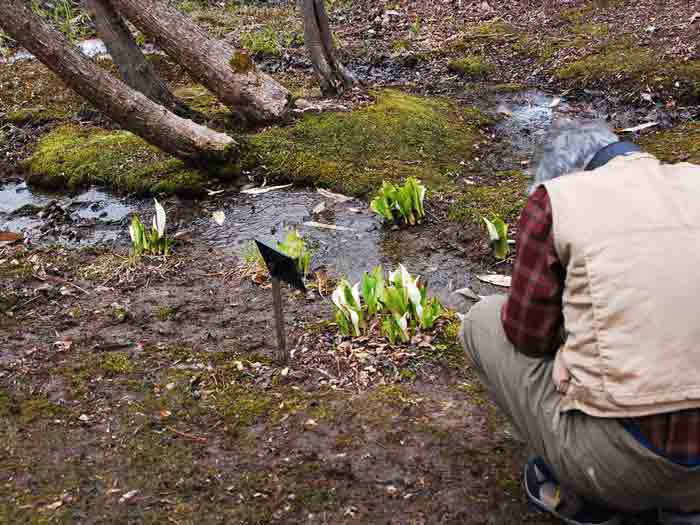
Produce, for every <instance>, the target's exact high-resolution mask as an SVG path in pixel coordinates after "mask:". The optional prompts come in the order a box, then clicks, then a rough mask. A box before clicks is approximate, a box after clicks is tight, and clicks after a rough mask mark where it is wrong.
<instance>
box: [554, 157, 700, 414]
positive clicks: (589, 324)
mask: <svg viewBox="0 0 700 525" xmlns="http://www.w3.org/2000/svg"><path fill="white" fill-rule="evenodd" d="M545 187H546V189H547V194H548V196H549V200H550V203H551V206H552V216H553V238H554V243H555V249H556V251H557V254H558V256H559V260H560V262H561V264H562V265H563V267H564V269H565V271H566V275H567V279H566V286H565V288H564V295H563V313H564V321H565V326H566V333H567V338H566V343H565V345H564V347H563V348H562V349H561V350H560V351H559V352H558V354H557V365H559V366H558V367H557V370H558V371H561V372H565V373H566V376H565V377H558V378H557V383H558V386H559V389H560V391H565V393H566V395H565V399H564V405H563V409H564V410H569V409H579V410H581V411H583V412H585V413H587V414H589V415H591V416H599V417H634V416H644V415H650V414H657V413H664V412H671V411H676V410H683V409H687V408H697V407H698V406H700V402H699V401H698V400H700V323H698V322H697V316H698V305H699V301H700V297H699V296H698V293H699V292H700V271H698V269H700V206H698V203H699V202H700V168H699V167H697V166H693V165H691V164H680V165H675V166H670V165H662V164H661V163H660V162H659V161H658V160H656V159H655V158H654V157H653V156H651V155H647V154H643V153H639V154H633V155H630V156H626V157H617V158H615V159H613V160H611V161H610V162H609V163H608V164H606V165H605V166H603V167H601V168H599V169H598V170H596V171H588V172H581V173H578V174H574V175H571V176H567V177H563V178H559V179H556V180H553V181H550V182H548V183H546V184H545ZM693 348H697V351H695V352H693V351H691V350H692V349H693ZM679 371H683V372H684V373H681V374H679V373H678V372H679Z"/></svg>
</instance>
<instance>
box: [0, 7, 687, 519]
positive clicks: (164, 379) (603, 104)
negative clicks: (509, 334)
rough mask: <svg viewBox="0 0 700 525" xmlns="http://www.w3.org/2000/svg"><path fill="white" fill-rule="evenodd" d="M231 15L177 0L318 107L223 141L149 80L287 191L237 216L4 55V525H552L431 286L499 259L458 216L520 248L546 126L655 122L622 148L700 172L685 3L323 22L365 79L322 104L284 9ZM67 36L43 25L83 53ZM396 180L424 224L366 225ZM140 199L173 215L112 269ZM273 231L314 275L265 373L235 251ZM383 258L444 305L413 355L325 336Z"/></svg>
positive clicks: (224, 116) (408, 12) (384, 11)
mask: <svg viewBox="0 0 700 525" xmlns="http://www.w3.org/2000/svg"><path fill="white" fill-rule="evenodd" d="M224 4H225V5H224ZM229 4H232V3H231V2H216V3H215V2H212V3H211V4H208V3H206V2H198V1H195V0H189V1H182V2H179V3H178V5H179V7H180V8H181V9H183V10H184V11H186V12H188V13H189V14H190V15H191V16H193V17H194V18H195V19H197V20H198V21H199V22H200V23H202V24H204V25H206V26H207V27H208V28H209V29H210V31H212V32H214V33H215V34H216V35H217V36H219V37H221V38H226V39H228V40H230V41H231V42H233V43H236V44H237V45H243V46H245V47H247V48H249V49H250V50H251V51H252V52H253V53H254V56H255V60H256V62H257V64H258V66H259V67H260V68H262V69H264V70H266V71H268V72H270V74H272V75H273V76H275V77H276V78H278V79H280V81H282V82H283V83H285V85H287V86H288V87H289V88H290V89H291V90H292V91H293V93H294V94H295V96H297V97H303V98H304V99H306V100H307V101H309V103H310V104H311V106H312V107H313V106H316V109H314V110H312V111H309V112H308V113H307V114H304V115H303V116H299V117H298V118H296V119H295V120H294V121H293V122H292V123H290V124H288V125H286V126H284V127H281V128H271V129H265V130H240V129H237V128H236V124H235V121H233V119H231V117H230V115H229V114H228V113H227V112H226V111H225V109H224V108H222V107H220V106H219V105H218V104H217V103H216V102H215V101H214V100H213V98H212V97H211V96H210V95H208V94H207V93H206V91H205V90H203V89H202V88H201V86H198V85H196V84H195V83H194V82H192V81H191V80H190V79H189V77H188V76H187V74H186V73H185V72H184V71H182V70H181V69H180V68H179V67H177V66H175V65H173V64H172V63H170V62H169V61H168V60H167V59H165V58H164V57H162V56H160V55H151V56H150V60H152V62H153V63H154V64H155V65H156V67H157V68H158V70H159V71H160V72H161V74H162V75H163V76H164V77H165V78H166V79H167V80H168V81H169V82H170V83H171V85H172V86H173V87H174V89H175V91H176V92H177V93H178V95H179V96H180V97H181V98H183V99H184V100H185V101H187V102H188V103H189V104H190V106H191V107H193V108H195V109H197V110H198V111H200V112H201V113H202V117H201V118H202V120H203V121H205V122H206V123H208V124H209V125H211V126H213V127H217V128H219V129H223V130H226V131H228V132H231V133H236V134H240V135H241V136H242V137H245V138H246V139H247V140H248V141H249V143H250V144H251V145H253V146H254V152H255V154H254V155H253V156H252V157H251V159H248V160H247V161H246V164H245V166H244V167H245V170H246V171H245V177H244V181H243V182H244V184H246V185H248V186H260V185H261V184H263V183H267V184H268V185H273V184H278V183H279V184H283V183H293V184H294V187H293V188H292V189H289V190H279V191H272V192H270V193H265V194H260V195H249V194H248V195H246V194H239V193H238V191H237V188H232V187H230V186H227V185H225V184H224V183H221V182H218V181H211V180H208V179H207V178H206V175H205V174H203V173H201V172H199V171H197V170H194V171H192V170H190V169H189V168H187V167H185V166H182V165H179V164H177V161H174V160H173V159H169V158H167V157H164V156H162V154H159V153H158V152H154V151H152V150H150V149H148V148H147V147H146V146H144V145H143V144H142V143H140V142H139V141H136V140H134V139H133V137H129V136H127V134H124V133H123V132H121V131H119V130H116V129H115V127H114V125H113V124H111V123H110V122H109V121H107V120H106V119H105V118H104V117H103V116H101V115H100V114H98V113H96V112H95V111H93V110H91V109H90V108H89V106H88V105H87V104H86V103H84V102H83V101H81V100H80V99H79V98H78V97H77V96H75V95H73V94H72V93H71V92H70V91H68V90H67V89H66V88H65V87H63V86H62V84H61V83H60V82H59V81H58V80H57V79H56V78H55V77H53V76H52V75H51V74H50V73H49V72H48V71H47V70H46V69H45V68H44V67H43V66H41V65H40V64H38V63H36V62H35V61H31V60H20V61H13V60H12V59H11V55H12V53H15V52H16V51H17V50H16V49H10V50H9V51H8V53H7V56H8V60H6V61H5V62H4V63H0V155H1V156H2V159H3V160H2V162H1V163H0V221H2V227H0V230H12V231H15V232H20V233H22V234H23V236H24V237H25V241H24V242H9V243H2V242H0V283H1V285H0V329H1V330H0V484H1V486H2V494H1V495H0V523H53V522H58V523H126V522H129V523H132V522H133V523H183V524H184V523H251V524H252V523H259V524H262V523H392V524H429V523H467V524H472V523H473V524H508V523H512V524H520V523H533V524H548V523H553V522H552V521H551V520H548V519H547V518H545V517H543V516H542V515H540V514H538V513H536V512H533V511H532V509H531V508H529V507H528V505H527V504H526V502H525V500H524V497H523V495H522V492H521V489H520V481H519V477H520V470H521V467H522V464H523V461H524V460H525V459H526V452H525V451H524V450H523V448H522V447H521V446H520V445H519V444H518V443H517V442H516V441H515V440H514V439H513V438H512V435H511V434H510V429H509V425H508V423H507V422H506V421H505V420H504V419H503V417H502V416H501V415H500V414H499V413H498V411H497V410H496V409H495V407H494V406H493V405H492V403H491V402H490V401H489V400H488V396H487V395H486V393H485V392H484V391H483V388H482V387H481V385H480V384H479V382H478V381H477V380H476V379H475V377H474V376H473V373H472V372H471V371H470V369H469V367H468V366H467V365H466V363H465V361H464V356H463V353H462V351H461V348H460V346H459V343H458V341H457V332H458V329H459V322H458V317H457V315H456V313H455V311H462V312H464V311H466V310H467V309H468V308H469V306H470V303H469V302H468V301H465V300H464V299H461V298H459V297H458V296H456V295H455V294H454V291H455V290H457V289H459V288H463V287H467V286H469V287H471V289H472V290H473V291H474V292H476V293H479V294H482V295H487V294H491V293H505V290H504V289H499V288H496V287H493V286H490V285H487V284H485V283H483V282H482V281H480V280H479V279H478V278H477V275H480V274H483V273H488V272H495V273H499V274H508V273H509V272H510V267H511V264H512V261H508V262H507V263H505V264H503V263H500V264H499V262H498V261H496V260H495V259H493V258H492V257H491V255H490V253H489V249H488V243H487V239H486V234H485V232H484V230H483V227H482V226H481V224H480V223H481V219H482V217H489V216H491V215H492V214H497V215H499V216H501V217H503V218H504V219H506V220H507V221H508V222H509V223H510V224H511V232H514V231H515V229H516V228H515V223H516V219H517V216H518V213H519V210H520V207H521V205H522V202H523V198H524V190H525V187H526V184H527V173H528V170H529V168H530V163H529V161H530V159H531V156H532V154H533V152H534V150H535V145H536V143H537V140H538V139H539V138H541V136H542V134H543V133H544V132H545V131H546V129H547V128H548V127H549V126H550V125H551V123H552V121H553V120H554V119H556V118H560V117H567V116H577V117H578V116H582V117H595V118H605V119H608V120H609V121H610V122H611V125H612V126H613V127H615V128H616V129H623V128H629V127H634V126H637V125H639V124H643V123H649V122H655V123H656V126H655V127H652V128H650V129H647V130H644V131H643V132H641V133H634V134H630V135H629V136H630V137H631V138H633V139H634V140H638V141H640V142H641V143H642V144H643V145H644V146H645V147H646V148H648V149H649V150H651V151H653V152H654V153H656V154H657V155H659V156H660V157H661V158H663V159H664V160H666V161H676V160H690V161H695V162H700V126H698V124H696V123H695V121H694V119H696V118H697V116H698V110H699V107H698V97H699V95H700V49H699V48H698V40H697V38H696V37H693V36H692V35H696V34H697V31H698V28H700V15H697V16H696V14H695V11H697V9H695V8H693V6H692V5H691V4H692V3H691V2H687V1H680V0H679V1H673V0H672V1H668V2H664V3H663V5H662V4H661V3H660V2H654V1H649V0H642V1H634V2H632V1H619V0H618V1H615V0H610V1H608V2H602V1H599V2H580V1H570V2H566V1H560V2H522V3H521V2H515V1H503V2H491V3H489V2H461V1H456V0H455V1H441V2H418V1H416V2H407V1H402V0H396V1H393V2H385V1H372V2H370V1H360V2H343V1H342V0H336V1H333V2H328V4H329V5H330V10H331V18H332V21H333V25H334V28H335V32H336V39H337V42H338V46H339V48H340V49H341V52H340V54H341V56H342V57H343V60H344V61H345V62H346V63H347V64H348V65H349V66H350V67H351V69H353V70H354V71H355V72H357V74H358V76H359V77H361V78H362V79H363V80H364V82H365V86H363V87H361V88H358V89H357V90H355V91H353V92H352V93H349V94H346V95H345V96H344V97H342V98H340V99H339V100H335V101H331V102H330V103H329V102H328V101H323V100H321V98H320V93H319V92H318V90H317V87H316V85H317V84H316V81H315V80H314V78H313V75H312V73H311V70H310V67H309V64H308V62H307V60H306V59H305V57H304V49H303V45H302V40H303V36H302V35H303V31H302V30H301V23H300V20H299V19H298V17H297V15H296V13H295V11H294V9H293V8H292V7H290V6H289V5H288V4H287V3H285V2H281V3H269V4H262V3H252V2H251V3H249V4H244V5H236V6H233V5H229ZM80 23H82V24H84V25H76V24H75V23H74V24H71V25H70V26H68V27H64V30H66V31H67V32H69V33H70V34H71V36H72V37H74V38H75V39H76V40H84V39H88V38H90V37H92V36H93V35H92V34H91V30H90V26H89V24H87V23H84V21H83V20H82V19H80ZM0 44H2V41H0ZM100 63H101V64H103V65H104V66H105V67H108V68H109V67H112V66H111V64H110V63H109V62H108V61H105V60H100ZM330 110H334V111H330ZM279 152H285V155H284V156H280V155H279ZM330 163H332V164H333V165H334V166H335V168H334V169H332V170H331V169H326V167H327V166H328V165H329V164H330ZM408 175H416V176H419V177H420V178H421V179H422V180H424V182H426V185H427V186H428V188H429V194H428V199H427V210H428V217H427V219H426V221H425V222H424V223H423V224H421V225H419V226H417V227H415V228H399V229H391V228H387V227H384V226H382V224H381V223H380V221H379V220H378V219H377V218H376V217H373V216H372V214H371V213H370V212H369V210H368V205H367V202H368V196H371V194H372V192H373V191H374V190H376V188H377V187H378V186H379V184H381V181H382V180H383V179H385V178H388V179H392V180H393V179H395V180H400V179H402V178H404V177H405V176H408ZM25 179H28V180H29V181H30V185H29V187H27V186H26V184H25V182H24V180H25ZM47 181H48V182H47ZM42 184H43V185H44V186H47V185H50V186H53V188H54V190H53V191H54V192H53V193H47V192H45V191H42V190H40V189H39V187H41V186H42ZM92 184H94V185H98V186H101V187H102V188H100V189H97V190H95V189H92V190H86V189H85V188H84V186H86V185H88V186H89V185H92ZM57 186H58V187H59V188H58V189H59V190H60V191H58V192H56V189H57ZM61 186H63V189H60V187H61ZM68 187H69V188H70V189H71V191H70V192H69V191H67V190H66V189H65V188H68ZM104 187H107V189H104ZM316 187H323V188H326V189H329V190H331V191H334V192H338V193H343V194H346V195H348V196H349V197H351V200H347V201H344V200H343V199H339V198H337V197H335V198H334V197H332V196H331V197H329V196H327V195H326V196H324V195H322V194H320V193H318V192H316V191H315V190H316ZM147 194H154V195H156V196H158V198H159V200H161V202H163V203H164V204H165V206H166V209H167V210H168V220H169V224H170V232H171V234H173V235H177V238H176V239H177V240H176V244H175V246H174V254H173V255H172V256H169V257H142V258H141V259H138V260H137V259H135V258H133V257H131V256H130V254H129V244H128V233H127V224H128V222H129V216H130V215H131V214H132V213H138V214H140V215H141V217H142V218H143V219H144V222H147V221H150V215H151V213H152V212H151V211H150V210H151V209H152V206H151V203H150V202H149V201H148V200H143V198H142V197H143V196H144V195H147ZM321 204H323V206H320V205H321ZM215 210H223V211H225V213H226V222H225V223H224V224H223V225H222V226H220V225H218V224H216V223H214V222H213V221H212V219H211V216H212V212H213V211H215ZM311 221H313V222H316V223H319V222H320V223H325V224H330V225H335V226H339V227H341V229H339V230H327V229H318V228H317V227H316V226H313V225H309V224H308V223H309V222H311ZM305 223H306V224H305ZM289 227H299V228H300V231H301V232H302V234H303V236H304V237H305V238H306V239H307V240H308V242H309V243H310V245H311V246H312V247H313V249H314V252H315V253H314V258H313V260H312V268H313V270H314V273H313V278H312V279H310V280H309V291H308V293H307V294H300V293H293V292H292V291H291V290H285V293H284V295H285V304H286V322H287V331H288V341H289V346H290V348H291V349H292V356H291V360H290V362H289V363H288V364H287V365H285V366H280V365H278V364H276V363H275V361H274V356H275V348H276V340H275V337H274V325H273V320H272V295H271V291H270V285H269V282H268V281H267V279H266V278H265V276H264V275H263V274H261V272H259V271H257V269H256V268H255V267H254V265H252V264H251V261H250V259H249V258H246V256H245V255H246V250H247V246H248V245H249V242H250V241H251V240H252V239H253V238H263V239H266V240H273V239H277V240H281V238H282V235H283V232H284V230H285V229H287V228H289ZM398 263H404V264H406V266H407V267H408V268H409V270H410V271H412V272H414V273H416V274H420V275H422V276H424V277H425V278H426V279H427V280H428V282H429V285H430V289H431V290H432V292H433V293H435V294H437V295H439V296H440V298H441V299H442V301H443V302H444V303H445V304H446V305H447V306H449V307H450V308H451V310H450V313H448V314H447V315H446V316H445V318H444V319H443V320H441V321H440V322H439V323H438V326H437V328H436V330H435V332H434V333H431V334H428V335H425V336H421V337H417V338H415V339H414V340H413V341H411V343H410V344H407V345H388V344H387V343H386V341H383V340H382V339H380V338H378V337H364V338H359V339H357V338H356V339H353V340H349V339H347V338H343V337H342V336H340V335H339V334H338V330H337V327H336V326H335V325H334V324H333V323H332V315H333V306H332V303H331V301H330V293H331V291H332V289H333V285H334V283H335V282H336V281H337V279H338V278H340V277H343V276H349V277H350V278H351V279H352V280H357V279H358V277H359V275H360V274H361V273H362V272H363V271H365V270H369V269H371V267H372V266H374V265H376V264H382V265H384V267H385V268H386V269H392V270H393V269H394V268H395V266H396V265H397V264H398ZM627 522H628V523H629V524H639V523H645V524H646V523H648V524H652V523H654V520H653V518H651V517H648V516H636V517H628V518H627Z"/></svg>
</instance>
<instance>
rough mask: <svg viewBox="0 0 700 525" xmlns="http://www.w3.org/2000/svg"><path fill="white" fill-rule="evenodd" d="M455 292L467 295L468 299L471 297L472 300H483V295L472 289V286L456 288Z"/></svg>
mask: <svg viewBox="0 0 700 525" xmlns="http://www.w3.org/2000/svg"><path fill="white" fill-rule="evenodd" d="M453 293H455V294H456V295H461V296H462V297H465V298H467V299H471V300H472V301H481V300H482V299H483V297H482V296H481V295H478V294H476V293H475V292H474V290H472V289H471V288H469V287H467V288H460V289H459V290H455V291H454V292H453Z"/></svg>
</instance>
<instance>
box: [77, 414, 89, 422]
mask: <svg viewBox="0 0 700 525" xmlns="http://www.w3.org/2000/svg"><path fill="white" fill-rule="evenodd" d="M78 420H79V421H82V422H83V423H89V422H90V416H88V415H87V414H81V415H80V417H79V418H78Z"/></svg>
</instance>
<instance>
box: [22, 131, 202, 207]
mask: <svg viewBox="0 0 700 525" xmlns="http://www.w3.org/2000/svg"><path fill="white" fill-rule="evenodd" d="M27 167H28V170H29V174H28V179H29V181H30V182H31V183H32V184H36V185H39V186H43V187H46V188H51V189H63V188H67V189H70V190H75V189H77V188H80V187H83V186H88V185H91V184H95V185H104V186H110V187H112V188H115V189H118V190H122V191H127V192H131V193H139V194H153V193H161V192H162V193H182V194H187V195H191V194H192V193H194V194H195V195H197V194H202V193H203V191H204V190H203V185H204V184H205V182H206V181H207V176H206V175H205V174H204V173H203V172H201V171H200V170H198V169H193V168H190V167H188V166H186V165H185V164H184V163H183V162H182V161H179V160H176V159H174V158H172V157H169V156H168V155H167V154H165V153H163V152H161V151H160V150H159V149H157V148H155V147H154V146H151V145H149V144H147V143H145V142H144V141H143V140H141V139H140V138H138V137H137V136H136V135H134V134H132V133H129V132H128V131H105V130H100V129H84V128H80V127H77V126H73V125H66V126H61V127H59V128H56V129H55V130H53V131H52V132H51V133H49V134H48V135H46V136H44V137H42V139H41V140H40V141H39V144H38V145H37V148H36V150H35V151H34V154H33V155H32V156H31V158H30V159H29V161H28V162H27Z"/></svg>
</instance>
